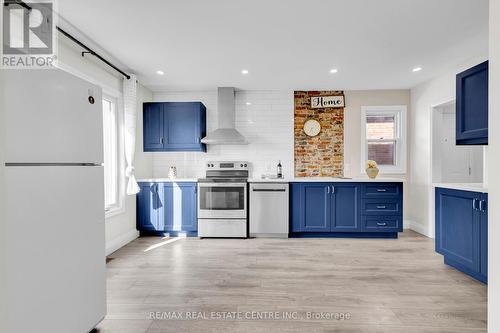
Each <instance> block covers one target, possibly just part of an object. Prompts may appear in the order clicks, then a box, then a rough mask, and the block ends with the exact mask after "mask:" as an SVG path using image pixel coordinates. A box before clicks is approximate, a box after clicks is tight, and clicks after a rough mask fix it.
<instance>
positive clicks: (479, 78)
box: [456, 61, 488, 145]
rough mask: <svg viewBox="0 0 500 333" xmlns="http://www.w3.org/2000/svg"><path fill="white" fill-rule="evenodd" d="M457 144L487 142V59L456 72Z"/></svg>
mask: <svg viewBox="0 0 500 333" xmlns="http://www.w3.org/2000/svg"><path fill="white" fill-rule="evenodd" d="M456 94H457V96H456V98H457V101H456V143H457V145H487V144H488V61H485V62H483V63H481V64H479V65H477V66H474V67H472V68H470V69H468V70H466V71H464V72H462V73H459V74H457V87H456Z"/></svg>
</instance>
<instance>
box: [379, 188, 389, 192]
mask: <svg viewBox="0 0 500 333" xmlns="http://www.w3.org/2000/svg"><path fill="white" fill-rule="evenodd" d="M377 192H387V190H386V189H385V188H378V189H377Z"/></svg>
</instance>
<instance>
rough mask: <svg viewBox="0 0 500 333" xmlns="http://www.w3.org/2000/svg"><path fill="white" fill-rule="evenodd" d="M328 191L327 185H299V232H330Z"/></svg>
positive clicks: (329, 196) (329, 197)
mask: <svg viewBox="0 0 500 333" xmlns="http://www.w3.org/2000/svg"><path fill="white" fill-rule="evenodd" d="M330 190H331V188H330V185H329V184H328V183H303V184H302V185H301V191H300V195H301V220H300V231H302V232H307V231H311V232H327V231H330V224H331V222H330V221H331V195H330Z"/></svg>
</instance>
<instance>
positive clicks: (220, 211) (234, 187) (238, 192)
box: [198, 183, 247, 219]
mask: <svg viewBox="0 0 500 333" xmlns="http://www.w3.org/2000/svg"><path fill="white" fill-rule="evenodd" d="M246 217H247V184H246V183H198V218H200V219H228V218H229V219H246Z"/></svg>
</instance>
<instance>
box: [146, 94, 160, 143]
mask: <svg viewBox="0 0 500 333" xmlns="http://www.w3.org/2000/svg"><path fill="white" fill-rule="evenodd" d="M143 123H144V151H159V150H162V149H163V106H162V104H161V103H144V115H143Z"/></svg>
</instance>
